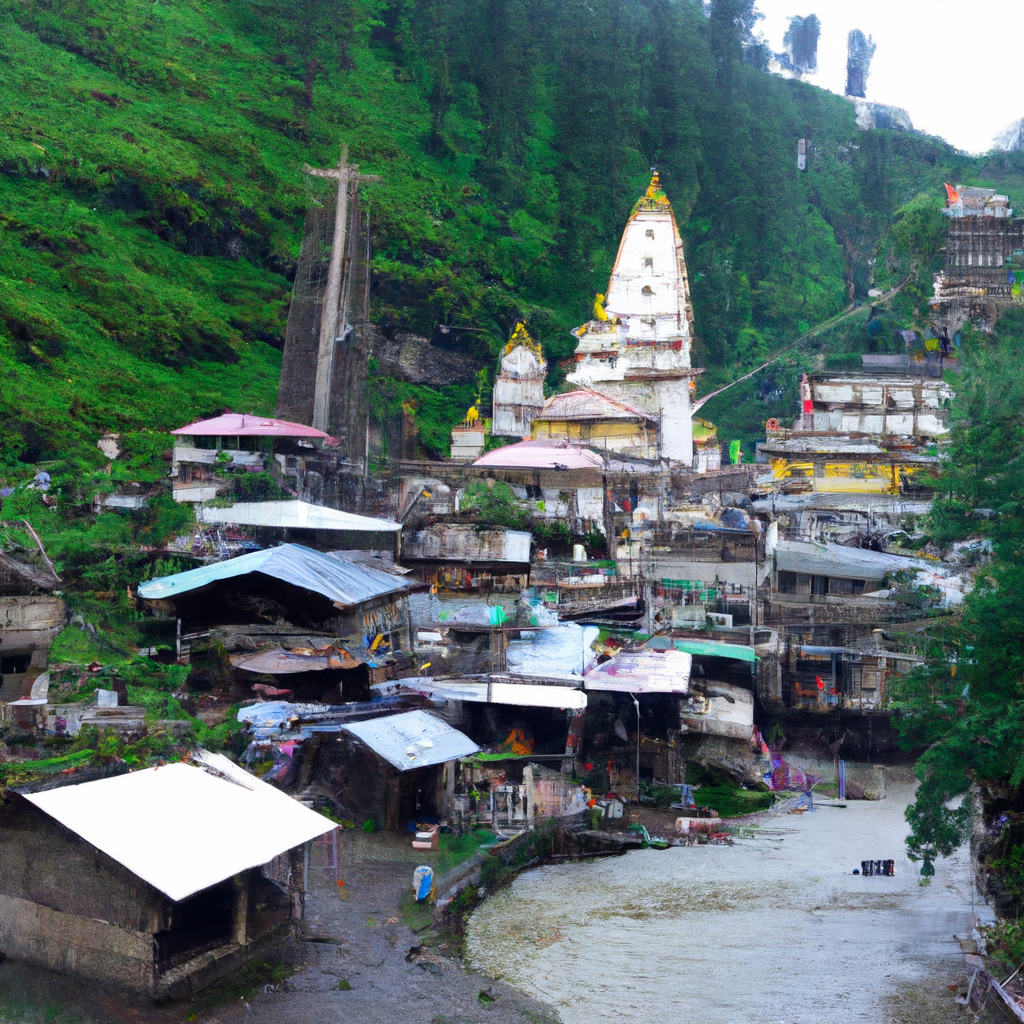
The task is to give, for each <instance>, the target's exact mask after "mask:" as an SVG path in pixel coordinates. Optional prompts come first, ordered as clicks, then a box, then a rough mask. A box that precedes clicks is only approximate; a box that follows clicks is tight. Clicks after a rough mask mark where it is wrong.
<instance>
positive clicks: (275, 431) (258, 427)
mask: <svg viewBox="0 0 1024 1024" xmlns="http://www.w3.org/2000/svg"><path fill="white" fill-rule="evenodd" d="M171 433H172V434H178V435H182V434H184V435H189V436H192V437H308V438H311V439H315V438H320V439H321V440H324V441H329V440H331V438H330V437H329V435H327V434H325V433H324V432H323V431H322V430H316V429H315V428H314V427H307V426H305V425H304V424H302V423H290V422H289V421H288V420H275V419H271V418H270V417H269V416H252V415H249V414H247V413H239V412H226V413H224V415H223V416H214V418H213V419H212V420H198V421H196V422H195V423H190V424H189V425H188V426H187V427H179V428H178V429H177V430H172V431H171Z"/></svg>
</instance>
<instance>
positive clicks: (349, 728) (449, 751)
mask: <svg viewBox="0 0 1024 1024" xmlns="http://www.w3.org/2000/svg"><path fill="white" fill-rule="evenodd" d="M341 728H342V729H343V730H344V731H345V732H348V733H351V734H352V735H353V736H355V737H356V738H357V739H360V740H362V741H363V743H365V744H366V745H367V746H368V747H369V748H370V749H371V750H372V751H373V752H374V753H375V754H377V755H379V756H380V757H382V758H384V760H385V761H388V762H389V763H390V764H393V765H394V766H395V767H396V768H397V769H398V770H399V771H403V772H404V771H408V770H409V769H410V768H425V767H427V766H428V765H432V764H444V762H445V761H454V760H455V759H456V758H459V757H468V756H469V755H470V754H475V753H476V752H477V751H478V750H479V749H480V748H479V747H478V746H477V745H476V744H475V743H474V742H473V741H472V740H471V739H470V738H469V737H468V736H466V735H465V734H464V733H461V732H459V730H458V729H453V728H452V727H451V726H450V725H449V724H448V723H447V722H442V721H441V719H440V718H435V717H434V716H433V715H431V714H429V713H428V712H426V711H406V712H405V713H404V714H401V715H389V716H388V717H387V718H373V719H370V721H368V722H353V723H352V724H351V725H343V726H342V727H341Z"/></svg>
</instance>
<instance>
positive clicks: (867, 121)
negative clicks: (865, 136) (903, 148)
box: [846, 96, 914, 132]
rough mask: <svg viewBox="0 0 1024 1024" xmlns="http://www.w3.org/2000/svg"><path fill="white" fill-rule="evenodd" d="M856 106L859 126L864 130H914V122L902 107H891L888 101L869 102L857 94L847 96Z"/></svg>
mask: <svg viewBox="0 0 1024 1024" xmlns="http://www.w3.org/2000/svg"><path fill="white" fill-rule="evenodd" d="M846 98H847V99H848V100H849V101H850V102H851V103H852V104H853V105H854V107H855V108H856V111H857V127H858V128H860V129H861V130H862V131H868V130H869V129H871V128H887V129H888V130H889V131H894V132H912V131H914V124H913V122H912V121H911V120H910V115H909V114H908V113H907V112H906V111H905V110H904V109H903V108H902V107H890V106H889V105H888V104H886V103H868V102H867V100H862V99H858V98H857V97H856V96H847V97H846Z"/></svg>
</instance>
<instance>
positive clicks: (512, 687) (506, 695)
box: [375, 678, 587, 711]
mask: <svg viewBox="0 0 1024 1024" xmlns="http://www.w3.org/2000/svg"><path fill="white" fill-rule="evenodd" d="M578 683H579V680H577V684H578ZM396 685H397V686H400V687H402V688H403V689H406V690H412V691H414V692H415V693H425V694H430V695H431V696H434V697H444V698H445V699H446V700H468V701H473V702H475V703H480V704H511V705H514V706H517V707H522V708H559V709H562V708H567V709H568V708H571V709H572V710H573V711H581V710H582V709H583V708H585V707H586V706H587V695H586V694H585V693H583V692H582V691H581V690H577V689H576V688H575V687H573V686H539V685H537V684H535V683H498V682H494V681H491V682H489V683H486V682H479V683H477V682H470V681H462V680H439V681H437V682H435V681H434V680H433V679H430V678H411V679H410V678H407V679H402V680H399V682H398V683H397V684H395V683H385V684H383V686H384V687H386V688H388V689H390V688H391V687H394V686H396ZM376 688H377V687H375V689H376Z"/></svg>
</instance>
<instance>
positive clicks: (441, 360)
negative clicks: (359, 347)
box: [371, 329, 480, 388]
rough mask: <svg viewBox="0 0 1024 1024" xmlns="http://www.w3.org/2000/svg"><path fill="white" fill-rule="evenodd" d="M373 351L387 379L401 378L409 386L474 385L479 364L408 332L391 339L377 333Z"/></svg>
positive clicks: (374, 338)
mask: <svg viewBox="0 0 1024 1024" xmlns="http://www.w3.org/2000/svg"><path fill="white" fill-rule="evenodd" d="M371 351H372V352H373V355H374V357H375V358H376V359H377V360H378V362H379V363H380V372H381V374H382V375H383V376H385V377H398V378H399V379H400V380H404V381H408V382H409V383H410V384H426V385H427V386H428V387H432V388H439V387H442V386H443V385H445V384H472V383H473V378H474V376H475V375H476V372H477V370H479V369H480V365H479V363H477V361H476V360H475V359H471V358H470V357H469V356H465V355H462V354H461V353H459V352H449V351H448V350H447V349H443V348H438V347H437V346H436V345H431V344H430V342H429V341H427V339H426V338H421V337H419V336H418V335H415V334H409V333H408V332H406V331H397V332H396V333H395V335H394V336H393V337H391V338H387V337H385V336H384V334H383V333H382V332H381V331H379V330H376V329H374V331H373V337H372V339H371Z"/></svg>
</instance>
